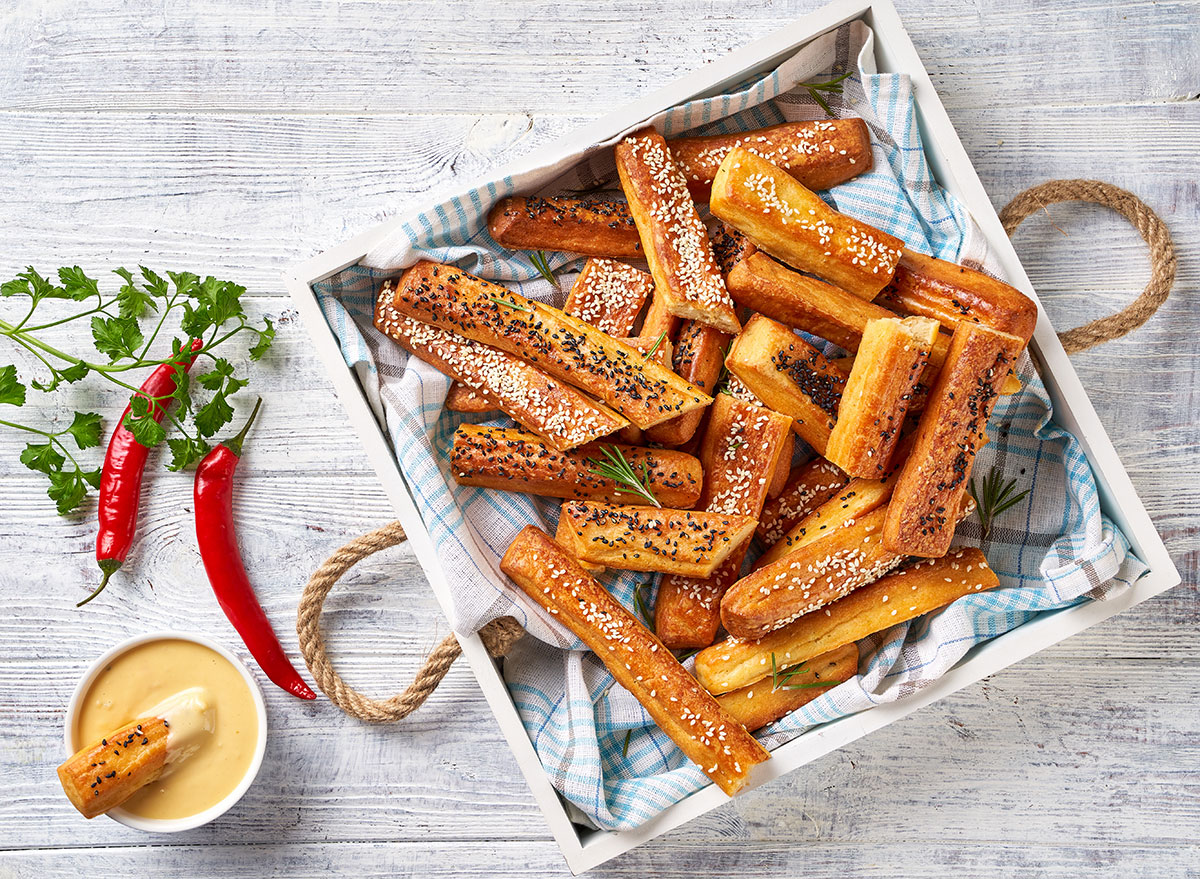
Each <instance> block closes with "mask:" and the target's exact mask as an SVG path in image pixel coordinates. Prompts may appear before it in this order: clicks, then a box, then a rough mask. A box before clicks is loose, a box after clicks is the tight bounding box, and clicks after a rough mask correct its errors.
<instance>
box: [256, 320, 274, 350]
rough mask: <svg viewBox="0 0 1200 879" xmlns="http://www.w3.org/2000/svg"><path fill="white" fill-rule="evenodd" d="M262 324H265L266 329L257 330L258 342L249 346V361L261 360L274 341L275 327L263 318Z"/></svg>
mask: <svg viewBox="0 0 1200 879" xmlns="http://www.w3.org/2000/svg"><path fill="white" fill-rule="evenodd" d="M263 323H264V324H266V329H264V330H258V341H257V342H255V343H254V344H253V345H251V346H250V359H251V360H262V358H263V355H264V354H266V353H267V351H268V350H269V349H270V347H271V343H272V342H274V341H275V325H274V324H273V323H271V319H270V318H269V317H264V318H263Z"/></svg>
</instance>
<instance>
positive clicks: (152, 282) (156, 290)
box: [138, 266, 167, 299]
mask: <svg viewBox="0 0 1200 879" xmlns="http://www.w3.org/2000/svg"><path fill="white" fill-rule="evenodd" d="M138 269H139V270H140V271H141V273H142V280H144V281H145V282H146V289H147V290H149V291H150V293H151V294H152V295H154V296H157V297H158V298H159V299H166V298H167V281H166V279H165V278H163V277H161V276H159V275H156V274H155V273H154V272H152V271H150V269H148V268H146V267H145V266H138Z"/></svg>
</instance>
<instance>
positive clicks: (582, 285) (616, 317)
mask: <svg viewBox="0 0 1200 879" xmlns="http://www.w3.org/2000/svg"><path fill="white" fill-rule="evenodd" d="M653 293H654V278H652V277H651V276H650V274H649V273H648V272H643V271H642V270H641V269H635V268H634V267H633V266H631V265H627V264H626V263H623V262H615V261H614V260H611V259H604V258H603V257H592V258H591V259H589V260H587V261H586V262H585V263H584V264H583V269H581V270H580V272H579V276H578V277H577V278H576V279H575V283H574V284H572V285H571V293H570V295H569V296H567V301H566V303H565V304H564V305H563V311H564V312H566V313H567V314H569V315H571V316H572V317H577V318H579V319H580V320H581V321H583V322H584V323H588V324H591V325H592V326H594V327H595V328H596V329H598V330H600V331H601V332H604V333H608V334H609V335H610V336H628V335H631V334H632V333H633V325H634V323H635V322H636V321H637V316H638V315H639V314H641V312H642V306H643V305H645V304H646V300H647V299H649V298H650V296H651V295H652V294H653Z"/></svg>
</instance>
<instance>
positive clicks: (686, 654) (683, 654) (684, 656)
mask: <svg viewBox="0 0 1200 879" xmlns="http://www.w3.org/2000/svg"><path fill="white" fill-rule="evenodd" d="M699 652H700V651H699V650H683V651H680V652H679V653H676V654H675V658H676V659H677V660H679V662H680V663H684V662H687V661H688V660H689V659H691V658H692V657H693V656H695V655H696V654H697V653H699Z"/></svg>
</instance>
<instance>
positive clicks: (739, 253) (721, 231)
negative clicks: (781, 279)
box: [708, 220, 758, 280]
mask: <svg viewBox="0 0 1200 879" xmlns="http://www.w3.org/2000/svg"><path fill="white" fill-rule="evenodd" d="M708 239H709V242H710V243H711V244H712V249H713V256H714V257H716V260H717V265H718V266H719V267H720V269H721V273H722V274H723V275H725V277H726V280H728V278H729V273H730V272H731V271H733V267H734V266H736V265H737V264H738V263H739V262H741V261H742V260H744V259H745V258H746V257H748V256H750V254H752V253H755V252H756V251H757V250H758V248H757V247H755V246H754V242H753V241H751V240H750V239H749V238H747V237H746V236H745V235H743V234H742V233H741V232H739V231H738V230H737V229H734V228H733V227H732V226H730V225H729V224H728V223H722V222H721V221H720V220H717V221H716V222H715V223H714V224H713V228H712V230H711V231H710V232H709V233H708Z"/></svg>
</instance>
